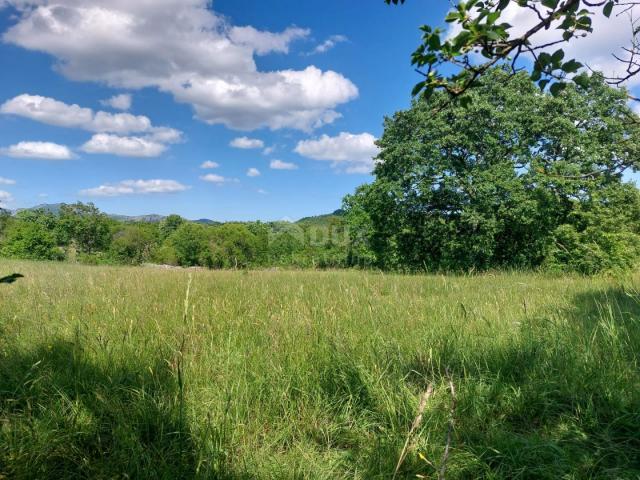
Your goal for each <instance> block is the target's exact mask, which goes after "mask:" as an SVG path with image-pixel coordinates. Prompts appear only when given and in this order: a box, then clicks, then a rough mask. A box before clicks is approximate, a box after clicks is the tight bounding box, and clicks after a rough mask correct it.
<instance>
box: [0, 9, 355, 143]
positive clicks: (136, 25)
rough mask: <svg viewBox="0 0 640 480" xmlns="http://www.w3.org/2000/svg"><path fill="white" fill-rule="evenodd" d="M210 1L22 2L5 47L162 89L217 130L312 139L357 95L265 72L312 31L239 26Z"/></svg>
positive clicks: (341, 82) (80, 74)
mask: <svg viewBox="0 0 640 480" xmlns="http://www.w3.org/2000/svg"><path fill="white" fill-rule="evenodd" d="M209 3H210V2H209V1H208V0H136V1H131V0H111V1H108V2H107V1H106V0H82V1H80V0H55V1H54V0H13V2H12V4H14V5H15V6H16V7H17V8H18V9H20V10H21V12H20V15H18V16H16V18H17V20H16V23H15V24H14V25H13V26H11V27H10V28H9V29H8V30H7V31H6V32H5V33H4V35H3V40H4V41H5V42H8V43H11V44H14V45H18V46H20V47H23V48H26V49H30V50H36V51H41V52H46V53H48V54H51V55H53V56H54V57H55V58H56V59H57V65H56V68H57V69H58V70H59V71H60V72H62V73H63V74H64V75H65V76H66V77H67V78H70V79H72V80H79V81H95V82H100V83H106V84H108V85H110V86H112V87H116V88H127V89H134V88H135V89H137V88H144V87H154V88H157V89H159V90H160V91H163V92H167V93H169V94H171V95H173V97H174V98H175V100H176V101H178V102H182V103H187V104H189V105H191V106H192V107H193V109H194V111H195V113H196V116H197V117H198V118H199V119H201V120H202V121H204V122H207V123H210V124H223V125H226V126H227V127H229V128H233V129H238V130H253V129H257V128H261V127H268V128H270V129H272V130H275V129H280V128H293V129H299V130H304V131H309V130H311V129H313V128H316V127H319V126H321V125H324V124H327V123H331V122H332V121H334V120H335V119H336V118H338V117H339V114H338V112H337V111H336V108H337V107H338V106H339V105H341V104H344V103H346V102H348V101H350V100H352V99H354V98H356V97H357V95H358V89H357V87H356V86H355V85H354V84H353V83H352V82H351V81H350V80H348V79H347V78H345V77H344V76H343V75H341V74H339V73H336V72H333V71H322V70H320V69H318V68H316V67H314V66H308V67H307V68H305V69H303V70H278V71H260V70H259V69H258V67H257V65H256V62H255V59H254V57H255V56H256V55H265V54H268V53H274V52H280V53H286V52H288V51H289V48H290V45H291V43H292V42H293V41H295V40H297V39H300V38H304V37H305V36H307V35H308V31H307V30H304V29H299V28H296V27H290V28H287V29H285V30H284V31H282V32H275V33H274V32H263V31H259V30H256V29H255V28H253V27H251V26H245V27H243V26H232V25H230V24H229V23H228V21H227V20H226V19H225V18H223V17H222V16H220V15H218V14H217V13H216V12H214V11H213V10H212V9H210V8H208V7H209Z"/></svg>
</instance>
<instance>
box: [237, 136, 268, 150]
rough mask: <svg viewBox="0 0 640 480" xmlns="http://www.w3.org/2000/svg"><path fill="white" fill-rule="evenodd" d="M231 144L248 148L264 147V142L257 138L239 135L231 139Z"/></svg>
mask: <svg viewBox="0 0 640 480" xmlns="http://www.w3.org/2000/svg"><path fill="white" fill-rule="evenodd" d="M229 145H230V146H232V147H233V148H242V149H245V150H248V149H251V148H263V147H264V142H263V141H262V140H258V139H256V138H248V137H239V138H234V139H233V140H231V143H229Z"/></svg>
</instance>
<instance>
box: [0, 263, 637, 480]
mask: <svg viewBox="0 0 640 480" xmlns="http://www.w3.org/2000/svg"><path fill="white" fill-rule="evenodd" d="M0 272H1V274H0V277H2V276H4V275H9V274H12V273H20V274H22V275H24V277H23V278H18V279H17V280H16V281H15V282H14V283H0V478H3V479H4V478H6V479H22V478H55V479H61V478H96V479H107V478H121V479H124V478H131V479H134V478H135V479H144V478H149V479H151V478H154V479H156V478H160V479H180V478H213V479H250V478H251V479H253V478H258V479H263V478H264V479H266V478H273V479H294V478H295V479H302V478H308V479H375V478H380V479H383V478H384V479H389V478H393V477H394V474H395V477H396V478H438V477H439V476H440V477H441V478H442V477H445V478H448V479H459V478H491V479H498V478H509V479H512V478H522V479H525V478H531V479H540V478H549V479H558V478H564V479H581V478H620V479H637V478H640V370H639V364H638V361H639V355H640V293H639V292H640V275H637V274H636V275H631V276H627V277H624V278H605V277H601V278H584V277H578V276H575V277H571V276H564V277H552V276H545V275H542V274H524V273H503V274H495V275H492V274H485V275H477V276H466V277H465V276H437V275H432V276H401V275H383V274H377V273H363V272H357V271H340V272H337V271H336V272H333V271H328V272H315V271H300V272H293V271H292V272H288V271H248V272H233V271H193V270H162V269H154V268H125V267H87V266H79V265H70V264H54V263H30V262H17V261H7V260H2V261H0ZM399 459H401V460H402V461H401V462H400V463H399Z"/></svg>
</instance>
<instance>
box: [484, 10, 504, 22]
mask: <svg viewBox="0 0 640 480" xmlns="http://www.w3.org/2000/svg"><path fill="white" fill-rule="evenodd" d="M501 13H502V12H501V11H500V10H497V11H495V12H492V13H490V14H489V15H487V24H489V25H493V24H494V23H496V20H498V19H499V18H500V14H501Z"/></svg>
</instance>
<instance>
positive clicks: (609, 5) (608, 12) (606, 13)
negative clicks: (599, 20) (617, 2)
mask: <svg viewBox="0 0 640 480" xmlns="http://www.w3.org/2000/svg"><path fill="white" fill-rule="evenodd" d="M613 5H614V2H613V1H611V2H608V3H607V4H606V5H605V6H604V8H603V9H602V13H603V14H604V16H605V17H607V18H609V17H610V16H611V11H612V10H613Z"/></svg>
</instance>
